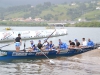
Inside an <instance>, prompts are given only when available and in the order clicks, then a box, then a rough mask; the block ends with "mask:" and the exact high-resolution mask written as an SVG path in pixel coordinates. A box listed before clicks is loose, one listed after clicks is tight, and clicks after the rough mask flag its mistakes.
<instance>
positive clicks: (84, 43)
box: [81, 38, 87, 47]
mask: <svg viewBox="0 0 100 75" xmlns="http://www.w3.org/2000/svg"><path fill="white" fill-rule="evenodd" d="M82 40H83V41H82V45H81V47H87V41H86V40H85V38H82Z"/></svg>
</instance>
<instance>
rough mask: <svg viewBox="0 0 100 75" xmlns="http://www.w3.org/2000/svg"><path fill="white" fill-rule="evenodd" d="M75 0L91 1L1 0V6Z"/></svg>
mask: <svg viewBox="0 0 100 75" xmlns="http://www.w3.org/2000/svg"><path fill="white" fill-rule="evenodd" d="M74 1H90V0H0V6H16V5H27V4H31V5H37V4H41V3H44V2H51V3H53V4H60V3H64V2H74Z"/></svg>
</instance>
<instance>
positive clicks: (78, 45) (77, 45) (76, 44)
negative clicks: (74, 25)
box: [75, 39, 80, 48]
mask: <svg viewBox="0 0 100 75" xmlns="http://www.w3.org/2000/svg"><path fill="white" fill-rule="evenodd" d="M75 42H76V43H75V46H76V47H77V48H79V47H80V42H79V41H78V40H77V39H75Z"/></svg>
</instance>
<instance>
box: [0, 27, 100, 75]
mask: <svg viewBox="0 0 100 75" xmlns="http://www.w3.org/2000/svg"><path fill="white" fill-rule="evenodd" d="M15 29H16V30H17V28H15ZM30 29H31V28H30ZM40 29H43V28H40ZM67 29H68V35H66V36H60V37H54V38H50V40H53V42H54V43H55V44H58V39H59V38H61V39H62V41H66V42H68V40H69V39H71V40H74V39H75V38H78V39H79V41H81V38H82V37H84V36H85V37H86V39H87V38H89V37H91V39H92V40H93V41H94V42H100V28H67ZM42 40H43V39H42ZM34 41H35V42H36V43H37V40H34ZM4 44H5V43H2V45H4ZM26 44H27V47H28V46H29V45H30V44H29V40H28V41H27V42H26ZM12 47H13V48H14V45H11V46H9V47H5V48H3V49H8V48H9V49H11V48H12ZM22 48H23V46H22ZM52 60H53V61H54V62H55V65H51V64H50V62H49V60H48V59H36V60H29V59H23V60H13V61H11V62H0V75H100V50H93V51H89V52H86V53H83V54H79V55H76V56H72V57H57V58H53V59H52Z"/></svg>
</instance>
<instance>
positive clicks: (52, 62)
mask: <svg viewBox="0 0 100 75" xmlns="http://www.w3.org/2000/svg"><path fill="white" fill-rule="evenodd" d="M55 31H56V29H55V30H54V31H53V32H52V34H53V33H54V32H55ZM52 34H51V35H52ZM51 35H50V36H49V37H47V39H46V40H48V39H49V38H50V37H51ZM44 43H45V41H44ZM44 43H43V44H44ZM43 44H42V45H43ZM40 51H41V52H42V54H43V55H44V56H45V57H46V58H47V59H48V60H49V62H50V63H51V64H55V62H54V61H52V60H50V59H49V58H48V57H47V56H46V55H45V54H44V52H43V51H42V50H40Z"/></svg>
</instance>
